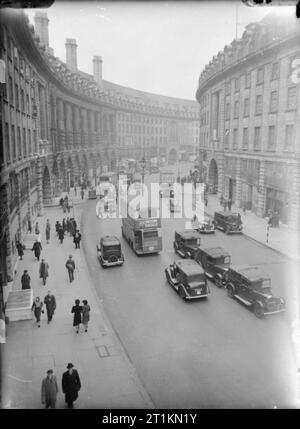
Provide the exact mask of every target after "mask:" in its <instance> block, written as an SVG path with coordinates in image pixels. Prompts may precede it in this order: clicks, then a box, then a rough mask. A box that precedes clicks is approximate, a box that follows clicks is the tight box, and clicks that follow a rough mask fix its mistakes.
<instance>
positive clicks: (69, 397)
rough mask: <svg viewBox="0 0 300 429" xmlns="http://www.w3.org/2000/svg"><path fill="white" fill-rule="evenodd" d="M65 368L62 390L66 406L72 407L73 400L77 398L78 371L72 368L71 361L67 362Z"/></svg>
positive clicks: (78, 386)
mask: <svg viewBox="0 0 300 429" xmlns="http://www.w3.org/2000/svg"><path fill="white" fill-rule="evenodd" d="M67 369H68V371H66V372H64V373H63V376H62V391H63V392H64V394H65V399H66V403H67V404H68V408H73V402H74V401H76V399H77V398H78V392H79V390H80V388H81V382H80V378H79V374H78V371H77V370H76V369H74V365H73V364H72V363H68V365H67Z"/></svg>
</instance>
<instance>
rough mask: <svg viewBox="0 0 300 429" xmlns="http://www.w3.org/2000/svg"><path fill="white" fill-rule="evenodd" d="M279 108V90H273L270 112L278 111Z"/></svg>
mask: <svg viewBox="0 0 300 429" xmlns="http://www.w3.org/2000/svg"><path fill="white" fill-rule="evenodd" d="M277 109H278V92H277V91H272V92H271V94H270V112H271V113H274V112H277Z"/></svg>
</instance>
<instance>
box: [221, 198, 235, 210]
mask: <svg viewBox="0 0 300 429" xmlns="http://www.w3.org/2000/svg"><path fill="white" fill-rule="evenodd" d="M220 205H221V206H222V207H223V209H224V212H226V209H227V208H228V211H231V206H232V199H231V198H230V197H229V198H225V197H224V196H223V195H221V197H220Z"/></svg>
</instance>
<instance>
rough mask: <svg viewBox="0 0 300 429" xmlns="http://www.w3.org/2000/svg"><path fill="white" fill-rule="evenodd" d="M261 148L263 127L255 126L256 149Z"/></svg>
mask: <svg viewBox="0 0 300 429" xmlns="http://www.w3.org/2000/svg"><path fill="white" fill-rule="evenodd" d="M260 148H261V127H255V128H254V150H260Z"/></svg>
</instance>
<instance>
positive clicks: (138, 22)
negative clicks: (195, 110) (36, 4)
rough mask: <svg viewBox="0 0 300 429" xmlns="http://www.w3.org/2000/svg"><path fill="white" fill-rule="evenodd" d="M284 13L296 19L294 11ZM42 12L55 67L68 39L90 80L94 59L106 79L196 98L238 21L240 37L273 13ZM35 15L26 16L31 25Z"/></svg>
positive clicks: (240, 9)
mask: <svg viewBox="0 0 300 429" xmlns="http://www.w3.org/2000/svg"><path fill="white" fill-rule="evenodd" d="M276 9H278V8H276ZM284 9H285V11H286V12H287V13H290V14H291V16H295V6H293V7H288V8H286V7H285V8H284ZM43 10H44V11H45V10H46V11H47V13H48V18H49V20H50V21H49V39H50V46H51V47H52V48H53V49H54V53H55V56H57V57H59V58H60V59H61V60H63V61H65V59H66V54H65V40H66V38H74V39H76V41H77V45H78V48H77V62H78V68H79V69H80V70H82V71H85V72H87V73H91V74H92V72H93V65H92V58H93V55H101V56H102V59H103V78H104V79H105V80H108V81H111V82H114V83H118V84H120V85H124V86H128V87H132V88H136V89H140V90H143V91H149V92H153V93H157V94H162V95H168V96H173V97H180V98H187V99H195V92H196V89H197V82H198V78H199V75H200V73H201V71H202V69H203V68H204V66H205V65H206V64H207V63H208V62H209V61H210V60H211V58H212V57H213V56H214V55H216V54H217V53H218V51H220V50H222V49H223V47H224V46H225V45H226V44H229V43H230V42H231V41H232V40H233V39H234V38H235V34H236V16H237V17H238V21H237V22H238V26H237V29H238V36H241V35H242V33H243V28H244V26H245V25H246V24H247V23H249V22H254V21H259V20H260V19H262V18H263V16H265V15H266V14H267V13H269V12H270V10H274V7H268V8H265V7H263V8H262V7H258V8H253V7H247V6H245V5H244V4H242V3H241V2H240V1H226V2H225V1H224V2H221V1H217V2H215V1H193V2H186V1H182V2H181V1H177V2H163V1H161V2H145V3H144V2H140V1H139V2H127V1H123V2H112V1H111V2H102V1H101V2H100V1H93V2H86V1H85V2H84V1H76V2H62V1H57V2H56V3H54V5H53V6H51V8H49V9H43ZM280 10H281V11H282V10H283V9H280ZM34 13H35V11H30V12H28V15H29V17H30V21H31V22H32V23H33V15H34Z"/></svg>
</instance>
